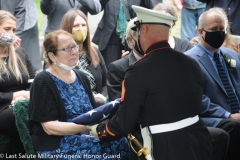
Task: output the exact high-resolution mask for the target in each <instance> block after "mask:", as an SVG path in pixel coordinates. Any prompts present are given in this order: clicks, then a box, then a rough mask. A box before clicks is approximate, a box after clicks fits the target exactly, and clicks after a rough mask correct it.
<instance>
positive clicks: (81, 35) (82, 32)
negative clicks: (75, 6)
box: [72, 29, 87, 44]
mask: <svg viewBox="0 0 240 160" xmlns="http://www.w3.org/2000/svg"><path fill="white" fill-rule="evenodd" d="M72 35H73V38H74V40H75V42H76V43H77V44H80V43H83V42H84V41H85V39H86V37H87V29H78V30H74V29H73V30H72Z"/></svg>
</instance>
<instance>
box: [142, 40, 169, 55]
mask: <svg viewBox="0 0 240 160" xmlns="http://www.w3.org/2000/svg"><path fill="white" fill-rule="evenodd" d="M160 48H171V47H170V45H169V43H168V42H167V41H159V42H157V43H155V44H153V45H151V46H150V47H149V48H148V49H147V52H146V54H148V53H150V52H152V51H154V50H156V49H160Z"/></svg>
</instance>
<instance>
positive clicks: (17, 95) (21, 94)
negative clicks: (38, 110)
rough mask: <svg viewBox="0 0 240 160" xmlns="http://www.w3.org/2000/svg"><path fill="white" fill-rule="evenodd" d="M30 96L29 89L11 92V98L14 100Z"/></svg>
mask: <svg viewBox="0 0 240 160" xmlns="http://www.w3.org/2000/svg"><path fill="white" fill-rule="evenodd" d="M29 97H30V92H29V91H24V90H22V91H18V92H14V93H13V98H12V101H16V100H21V99H23V98H24V99H29Z"/></svg>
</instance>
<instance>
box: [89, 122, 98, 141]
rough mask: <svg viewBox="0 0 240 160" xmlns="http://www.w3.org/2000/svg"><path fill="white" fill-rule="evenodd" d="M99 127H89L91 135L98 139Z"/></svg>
mask: <svg viewBox="0 0 240 160" xmlns="http://www.w3.org/2000/svg"><path fill="white" fill-rule="evenodd" d="M97 126H98V124H95V125H92V126H87V128H88V129H90V135H91V136H94V137H97V138H98V134H97Z"/></svg>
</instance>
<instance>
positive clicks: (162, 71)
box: [97, 6, 212, 160]
mask: <svg viewBox="0 0 240 160" xmlns="http://www.w3.org/2000/svg"><path fill="white" fill-rule="evenodd" d="M132 7H133V9H134V10H135V11H136V13H137V17H138V19H137V20H138V21H136V24H137V26H136V31H137V33H138V38H137V40H136V41H137V48H138V49H139V50H140V51H141V52H143V53H144V54H145V56H144V57H143V58H141V59H140V60H139V61H137V62H135V63H134V65H132V66H130V67H129V69H128V70H127V72H126V75H125V78H124V80H123V86H122V88H123V89H122V96H121V103H120V107H119V110H118V112H117V113H116V115H115V116H114V117H113V118H111V119H110V120H109V121H108V122H106V123H101V124H99V125H98V126H97V133H99V138H100V140H101V141H110V140H115V139H118V138H120V137H122V136H125V135H126V134H128V133H130V132H131V131H132V130H133V128H134V126H135V125H136V123H137V122H140V123H141V133H142V136H143V142H144V143H143V145H144V147H147V148H148V149H149V154H150V156H152V157H155V158H156V159H168V160H177V159H184V160H192V159H198V160H208V159H211V157H212V149H211V139H210V135H209V132H208V130H207V128H206V127H205V125H204V124H203V122H202V121H201V120H200V119H199V118H198V113H199V111H200V105H201V101H199V99H201V96H202V91H201V87H202V86H201V79H202V74H201V70H200V68H199V66H198V64H197V63H196V62H195V61H194V60H193V59H191V58H189V57H188V56H185V55H184V54H181V53H180V52H178V51H175V50H173V49H172V48H171V47H170V45H169V44H168V42H167V40H168V37H169V29H170V26H171V24H172V21H173V20H176V17H173V16H170V15H168V14H165V13H162V12H157V11H153V10H149V9H146V8H143V7H139V6H132ZM146 15H147V16H146ZM152 142H154V143H152ZM162 146H164V147H162ZM172 151H174V154H172ZM196 157H197V158H196Z"/></svg>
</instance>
